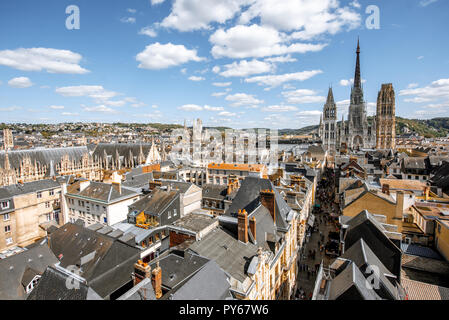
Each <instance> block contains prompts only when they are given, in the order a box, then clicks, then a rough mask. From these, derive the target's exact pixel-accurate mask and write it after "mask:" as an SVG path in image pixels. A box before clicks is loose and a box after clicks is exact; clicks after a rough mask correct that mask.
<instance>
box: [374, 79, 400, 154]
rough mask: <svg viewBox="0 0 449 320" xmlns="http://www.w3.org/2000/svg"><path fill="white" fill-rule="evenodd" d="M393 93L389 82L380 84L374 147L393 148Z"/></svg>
mask: <svg viewBox="0 0 449 320" xmlns="http://www.w3.org/2000/svg"><path fill="white" fill-rule="evenodd" d="M395 112H396V111H395V94H394V89H393V85H392V84H391V83H388V84H382V88H381V89H380V91H379V94H378V96H377V117H376V149H395V147H396V117H395Z"/></svg>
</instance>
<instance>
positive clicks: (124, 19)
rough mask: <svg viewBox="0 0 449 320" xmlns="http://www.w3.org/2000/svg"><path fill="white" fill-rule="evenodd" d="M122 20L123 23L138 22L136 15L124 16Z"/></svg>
mask: <svg viewBox="0 0 449 320" xmlns="http://www.w3.org/2000/svg"><path fill="white" fill-rule="evenodd" d="M120 22H123V23H136V18H134V17H123V18H121V19H120Z"/></svg>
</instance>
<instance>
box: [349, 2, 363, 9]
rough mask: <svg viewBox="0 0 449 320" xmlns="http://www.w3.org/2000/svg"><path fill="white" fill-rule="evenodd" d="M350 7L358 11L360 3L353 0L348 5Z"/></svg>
mask: <svg viewBox="0 0 449 320" xmlns="http://www.w3.org/2000/svg"><path fill="white" fill-rule="evenodd" d="M350 5H351V6H353V7H354V8H357V9H360V8H361V6H362V5H361V4H360V2H358V1H357V0H354V1H352V2H351V3H350Z"/></svg>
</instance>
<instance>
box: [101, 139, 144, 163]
mask: <svg viewBox="0 0 449 320" xmlns="http://www.w3.org/2000/svg"><path fill="white" fill-rule="evenodd" d="M141 147H142V152H143V154H144V156H145V157H146V156H147V155H148V154H149V152H150V149H151V143H99V144H98V145H97V146H96V148H95V150H94V151H93V153H92V156H93V157H97V158H98V159H102V160H104V153H105V152H106V154H107V155H108V156H112V161H116V153H117V152H118V155H119V157H123V158H124V159H127V160H128V161H129V160H130V159H129V153H130V151H131V152H132V154H133V157H134V158H135V159H136V157H138V156H139V154H140V148H141Z"/></svg>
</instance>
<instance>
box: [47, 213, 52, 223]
mask: <svg viewBox="0 0 449 320" xmlns="http://www.w3.org/2000/svg"><path fill="white" fill-rule="evenodd" d="M46 216H47V221H51V213H47V214H46Z"/></svg>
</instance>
